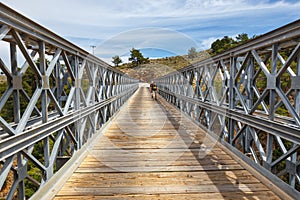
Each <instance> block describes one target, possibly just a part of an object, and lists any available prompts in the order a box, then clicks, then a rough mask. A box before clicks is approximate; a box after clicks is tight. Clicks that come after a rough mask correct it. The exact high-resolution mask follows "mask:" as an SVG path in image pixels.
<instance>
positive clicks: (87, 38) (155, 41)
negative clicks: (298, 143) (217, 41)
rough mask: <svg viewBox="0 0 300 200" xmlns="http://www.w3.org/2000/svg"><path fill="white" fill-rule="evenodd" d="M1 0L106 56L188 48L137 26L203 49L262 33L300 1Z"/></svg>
mask: <svg viewBox="0 0 300 200" xmlns="http://www.w3.org/2000/svg"><path fill="white" fill-rule="evenodd" d="M2 2H3V3H5V4H6V5H8V6H10V7H12V8H13V9H16V10H17V11H19V12H21V13H22V14H24V15H25V16H27V17H29V18H30V19H32V20H33V21H36V22H37V23H40V24H41V25H43V26H45V27H46V28H48V29H50V30H52V31H53V32H55V33H57V34H59V35H61V36H63V37H65V38H69V39H71V41H72V42H74V43H75V44H77V45H79V46H81V47H82V48H85V49H86V50H87V51H90V50H91V48H90V45H97V46H102V47H103V50H101V51H102V52H103V53H106V54H107V55H108V54H112V53H115V52H116V51H117V52H122V51H124V50H123V49H127V48H128V47H130V48H132V47H140V46H145V47H153V46H155V47H158V48H162V49H171V50H172V51H175V50H176V48H175V47H174V46H175V45H174V44H176V45H177V49H178V48H179V49H184V48H186V46H188V48H190V47H191V45H190V44H188V45H184V44H183V43H180V42H175V43H174V42H172V41H176V39H174V38H172V36H170V35H169V34H163V32H160V33H159V34H158V33H151V32H149V31H150V30H149V29H148V32H141V31H136V30H138V29H139V28H141V29H143V28H146V29H147V28H149V27H154V28H162V29H165V28H167V29H169V30H173V32H176V31H180V32H182V33H183V34H185V36H186V37H190V39H191V40H193V41H198V46H199V47H201V48H203V47H208V46H209V45H210V44H209V43H211V41H212V40H213V38H220V37H223V36H224V35H233V34H238V33H248V34H249V35H254V34H256V35H259V34H262V33H266V32H267V31H270V30H272V29H274V28H278V27H280V26H282V25H284V24H286V23H288V22H292V21H294V20H296V19H298V18H299V9H300V1H298V2H296V3H293V4H292V3H290V2H289V1H275V2H274V1H269V0H262V1H259V0H201V1H200V0H185V1H182V0H159V1H157V0H153V1H146V0H131V1H126V2H125V1H124V0H114V1H111V0H101V1H97V0H85V1H82V0H72V1H67V0H65V1H59V0H52V1H44V2H43V4H42V3H41V2H40V1H39V0H26V1H20V0H2ZM287 11H288V12H287ZM146 29H144V30H146ZM132 30H134V31H132ZM126 32H127V33H128V32H130V34H125V33H126ZM112 36H114V37H112ZM112 38H113V39H112ZM111 40H113V42H112V41H111ZM107 41H110V47H109V46H105V44H107ZM178 41H181V40H178ZM95 43H96V44H95ZM100 43H101V45H100ZM181 46H182V47H181ZM199 47H198V48H199ZM99 49H100V48H99ZM174 49H175V50H174ZM176 51H177V52H179V50H176ZM112 56H113V55H112Z"/></svg>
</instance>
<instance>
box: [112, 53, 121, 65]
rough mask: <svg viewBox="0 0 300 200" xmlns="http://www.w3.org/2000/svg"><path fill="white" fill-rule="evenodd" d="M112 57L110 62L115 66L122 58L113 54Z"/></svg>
mask: <svg viewBox="0 0 300 200" xmlns="http://www.w3.org/2000/svg"><path fill="white" fill-rule="evenodd" d="M112 59H113V60H112V62H113V63H114V64H115V67H118V66H119V64H121V63H122V62H123V61H122V59H121V58H120V57H119V56H118V55H116V56H113V57H112Z"/></svg>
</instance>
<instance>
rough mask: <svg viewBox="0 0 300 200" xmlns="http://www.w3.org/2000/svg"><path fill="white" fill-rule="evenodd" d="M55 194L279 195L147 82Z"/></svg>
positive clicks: (155, 196) (131, 196)
mask: <svg viewBox="0 0 300 200" xmlns="http://www.w3.org/2000/svg"><path fill="white" fill-rule="evenodd" d="M88 151H89V154H88V156H87V157H86V158H85V160H84V161H83V162H82V163H81V165H80V166H79V167H78V169H77V170H76V171H75V172H74V173H73V175H72V177H71V178H70V179H69V180H68V181H67V182H66V184H65V185H64V187H63V188H62V189H61V190H60V192H59V193H58V194H57V195H56V197H55V198H54V199H55V200H58V199H146V200H147V199H168V200H169V199H210V200H211V199H279V197H278V196H276V195H275V194H274V193H273V192H272V191H270V189H268V188H267V187H266V186H265V185H263V184H262V183H261V181H260V180H258V179H257V178H256V177H254V176H253V175H252V174H250V173H249V172H248V171H246V170H245V169H244V167H242V166H241V165H240V164H239V163H238V162H237V161H236V160H234V159H232V157H231V156H230V155H229V154H228V153H226V152H225V151H224V150H223V149H222V148H220V147H219V146H218V145H215V143H214V141H211V140H210V139H208V137H206V134H205V132H204V131H202V130H201V129H200V128H199V127H198V126H197V125H195V124H194V123H192V122H191V121H190V120H189V119H187V118H186V117H185V116H184V115H182V114H181V113H180V112H178V111H177V110H176V109H175V108H174V107H172V106H170V105H168V104H167V103H166V102H165V101H164V100H162V99H159V101H158V102H156V101H153V100H152V99H151V97H150V95H149V92H148V91H147V89H146V88H140V89H139V90H138V91H137V93H135V94H134V95H133V97H132V98H131V99H130V100H129V101H128V103H127V104H126V105H125V106H124V107H123V108H122V110H121V112H120V113H119V114H118V116H117V117H116V118H115V120H114V121H113V122H112V123H111V126H110V127H109V128H108V129H107V131H106V132H105V133H103V135H102V136H101V137H100V138H99V141H97V144H96V145H94V146H93V149H88Z"/></svg>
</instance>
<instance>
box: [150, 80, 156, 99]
mask: <svg viewBox="0 0 300 200" xmlns="http://www.w3.org/2000/svg"><path fill="white" fill-rule="evenodd" d="M149 89H150V93H151V97H152V99H153V100H154V99H155V100H157V98H156V95H157V85H156V83H155V82H154V81H151V84H150V88H149Z"/></svg>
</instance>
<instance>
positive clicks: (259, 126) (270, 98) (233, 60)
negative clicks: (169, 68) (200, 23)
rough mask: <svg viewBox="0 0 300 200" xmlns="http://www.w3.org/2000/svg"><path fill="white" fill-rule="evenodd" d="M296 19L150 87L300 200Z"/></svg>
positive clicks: (299, 63) (299, 55)
mask: <svg viewBox="0 0 300 200" xmlns="http://www.w3.org/2000/svg"><path fill="white" fill-rule="evenodd" d="M299 41H300V20H299V21H295V22H293V23H291V24H288V25H286V26H284V27H281V28H279V29H276V30H274V31H271V32H269V33H267V34H265V35H262V36H260V37H257V38H255V39H253V40H251V41H249V42H247V43H245V44H243V45H240V46H237V47H235V48H232V49H230V50H228V51H226V52H224V53H222V54H220V55H216V56H213V57H211V58H209V59H206V60H204V61H200V62H198V63H195V64H192V65H190V66H188V67H186V68H184V69H181V70H179V71H178V72H174V73H171V74H168V75H166V76H164V77H161V78H159V79H157V80H155V82H156V83H157V85H158V88H159V93H160V94H161V95H162V96H163V97H164V98H165V99H166V100H167V101H168V102H170V103H172V104H174V105H175V106H176V107H178V108H179V109H181V110H182V111H183V112H185V113H186V114H187V115H188V116H189V117H190V118H192V119H193V120H194V121H195V122H197V123H198V124H199V125H200V126H201V127H202V128H204V129H205V130H206V131H207V132H208V133H209V134H211V135H212V136H214V137H215V138H217V139H218V140H219V141H220V142H221V143H222V144H223V145H225V146H226V147H227V148H229V149H230V150H231V151H233V152H234V153H236V154H237V155H238V156H239V157H240V158H241V159H243V160H244V161H246V162H247V163H248V164H249V165H251V166H252V167H254V168H255V169H256V170H257V171H259V172H261V173H262V174H264V175H265V176H266V177H267V178H268V179H269V180H271V181H273V182H274V184H277V186H279V187H280V188H282V189H283V190H284V191H286V192H287V193H288V194H290V195H292V196H293V197H295V198H299V196H300V193H299V191H300V165H299V163H300V162H299V161H300V158H299V157H300V146H299V144H300V115H299V112H300V42H299Z"/></svg>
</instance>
